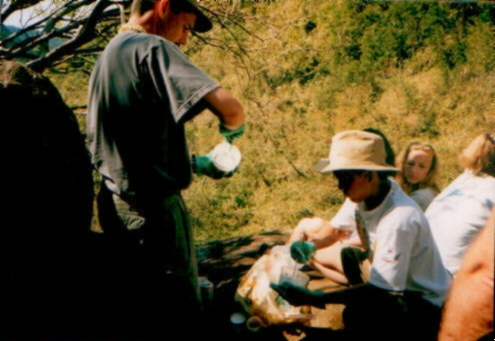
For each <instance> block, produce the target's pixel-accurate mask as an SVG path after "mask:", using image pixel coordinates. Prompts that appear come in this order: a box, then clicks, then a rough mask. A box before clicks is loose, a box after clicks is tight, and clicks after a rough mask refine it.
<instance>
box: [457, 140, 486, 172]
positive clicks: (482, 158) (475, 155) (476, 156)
mask: <svg viewBox="0 0 495 341" xmlns="http://www.w3.org/2000/svg"><path fill="white" fill-rule="evenodd" d="M459 158H460V163H461V166H462V167H463V168H464V169H469V170H471V171H472V172H473V173H474V174H476V175H478V174H480V173H486V174H488V175H491V176H495V134H488V133H486V134H481V135H478V136H477V137H476V138H475V139H474V140H473V141H472V142H471V143H470V144H469V146H467V147H466V148H465V149H464V150H463V151H462V153H461V155H460V157H459Z"/></svg>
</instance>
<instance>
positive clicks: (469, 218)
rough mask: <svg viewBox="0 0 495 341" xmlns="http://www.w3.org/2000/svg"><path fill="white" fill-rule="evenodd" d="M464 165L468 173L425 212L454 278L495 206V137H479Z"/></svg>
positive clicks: (464, 156)
mask: <svg viewBox="0 0 495 341" xmlns="http://www.w3.org/2000/svg"><path fill="white" fill-rule="evenodd" d="M460 164H461V165H462V166H463V168H464V172H463V173H462V174H461V175H459V176H458V177H457V178H456V179H455V180H454V181H452V183H451V184H450V185H449V186H448V187H447V188H445V189H444V190H443V191H442V192H441V193H440V194H439V195H438V196H437V197H436V198H435V199H434V200H433V201H432V203H431V204H430V206H429V207H428V209H427V210H426V212H425V215H426V217H427V218H428V222H429V224H430V227H431V231H432V233H433V237H434V238H435V241H436V243H437V245H438V249H439V251H440V255H441V257H442V261H443V263H444V266H445V267H446V268H447V270H449V272H450V273H451V274H452V275H453V276H455V274H456V273H457V271H458V270H459V267H460V265H461V261H462V259H463V257H464V253H465V252H466V249H467V247H468V246H469V245H470V244H471V242H472V240H473V239H474V238H475V237H476V236H477V235H478V233H479V232H480V230H481V229H482V228H483V226H485V224H486V222H487V220H488V218H489V217H490V212H491V210H492V208H493V207H495V134H494V133H487V134H481V135H478V136H477V137H476V138H475V139H474V140H473V141H472V142H471V143H470V144H469V146H468V147H467V148H466V149H464V150H463V152H462V153H461V155H460Z"/></svg>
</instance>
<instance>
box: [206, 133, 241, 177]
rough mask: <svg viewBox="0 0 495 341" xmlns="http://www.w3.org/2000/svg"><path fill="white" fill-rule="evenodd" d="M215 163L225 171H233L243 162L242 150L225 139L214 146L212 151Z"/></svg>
mask: <svg viewBox="0 0 495 341" xmlns="http://www.w3.org/2000/svg"><path fill="white" fill-rule="evenodd" d="M212 159H213V164H214V165H215V167H217V169H219V170H221V171H223V172H226V173H228V172H231V171H233V170H234V169H236V168H237V166H239V163H240V162H241V152H240V151H239V148H237V147H236V146H234V145H232V144H230V143H228V142H227V141H223V142H222V143H220V144H218V145H216V146H215V148H213V151H212Z"/></svg>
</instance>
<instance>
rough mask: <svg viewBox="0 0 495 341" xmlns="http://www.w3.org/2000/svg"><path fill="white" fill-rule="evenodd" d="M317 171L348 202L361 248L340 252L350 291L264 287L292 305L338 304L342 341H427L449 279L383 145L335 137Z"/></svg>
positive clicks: (366, 136) (353, 135)
mask: <svg viewBox="0 0 495 341" xmlns="http://www.w3.org/2000/svg"><path fill="white" fill-rule="evenodd" d="M317 170H318V171H320V172H322V173H332V174H333V175H334V176H335V177H336V178H337V180H338V187H339V189H340V190H341V191H342V192H343V194H344V195H345V196H346V197H347V198H349V199H350V200H351V201H352V202H354V203H355V204H356V206H355V212H354V213H355V217H356V226H357V228H358V231H359V236H360V240H361V247H360V248H355V247H347V248H344V249H343V250H342V263H343V270H344V274H345V276H346V277H347V279H348V281H349V283H350V284H351V286H350V287H349V288H345V289H342V290H336V291H332V292H323V291H310V290H308V289H306V288H303V287H298V286H295V285H293V284H291V283H288V282H282V283H280V284H274V283H272V284H271V286H272V288H273V289H274V290H275V291H276V292H278V294H279V295H280V296H281V297H283V298H284V299H286V300H287V301H288V302H289V303H291V304H293V305H295V306H298V305H305V304H309V305H314V306H317V307H324V306H325V304H328V303H338V304H344V305H346V307H345V309H344V313H343V319H344V325H345V328H344V334H345V336H346V338H347V339H350V340H358V339H365V338H369V339H375V338H376V339H380V340H398V339H401V340H403V339H407V338H410V339H411V340H435V339H436V335H437V332H438V326H439V321H440V314H441V307H442V305H443V303H444V301H445V298H446V295H447V292H448V289H449V287H450V276H449V275H448V272H447V271H446V270H445V268H444V267H443V265H442V262H441V259H440V255H439V253H438V250H437V248H436V245H435V242H434V240H433V237H432V235H431V232H430V228H429V225H428V221H427V220H426V217H425V215H424V213H423V212H422V211H421V209H420V208H419V206H418V205H417V204H416V203H415V202H414V201H413V200H412V199H411V198H410V197H409V196H407V195H406V194H405V193H404V192H403V191H402V189H401V188H400V186H399V185H398V184H397V183H396V182H395V181H394V180H393V179H392V178H391V176H392V175H393V174H394V173H395V172H396V171H397V168H395V167H392V166H390V165H387V164H386V163H385V148H384V143H383V139H382V138H381V137H380V136H378V135H376V134H373V133H368V132H363V131H359V130H351V131H345V132H341V133H339V134H336V135H335V136H334V137H333V139H332V146H331V149H330V157H329V159H326V160H324V161H323V162H320V163H319V164H318V167H317ZM372 235H374V241H373V240H372V239H370V236H372ZM295 244H296V243H294V244H293V245H292V246H291V252H292V251H293V246H294V245H295ZM294 254H297V252H296V253H294ZM365 259H367V260H368V261H369V262H370V263H371V268H370V275H369V280H368V281H367V282H365V281H364V280H363V276H362V275H363V274H362V273H361V268H360V264H361V263H362V262H363V260H365ZM296 260H297V259H296Z"/></svg>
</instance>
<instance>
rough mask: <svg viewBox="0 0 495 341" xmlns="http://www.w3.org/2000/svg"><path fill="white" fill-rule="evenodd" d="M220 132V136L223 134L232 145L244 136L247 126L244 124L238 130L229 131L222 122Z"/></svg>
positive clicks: (219, 126) (219, 127)
mask: <svg viewBox="0 0 495 341" xmlns="http://www.w3.org/2000/svg"><path fill="white" fill-rule="evenodd" d="M218 130H219V131H220V134H222V136H223V137H225V140H227V142H228V143H232V141H234V140H235V139H237V138H239V137H241V136H242V135H243V134H244V131H245V130H246V125H245V124H242V125H241V126H240V127H239V128H237V129H228V128H227V127H226V126H225V125H223V123H222V122H220V123H219V125H218Z"/></svg>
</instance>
